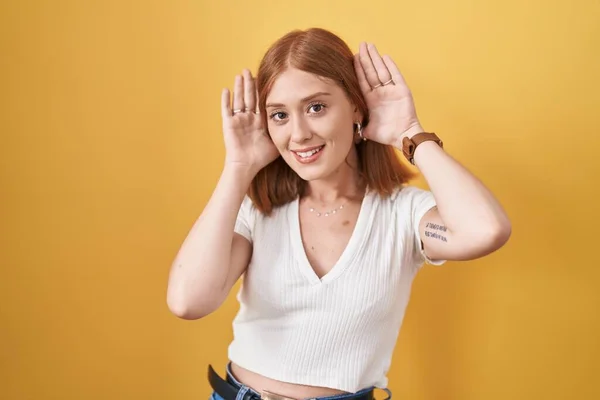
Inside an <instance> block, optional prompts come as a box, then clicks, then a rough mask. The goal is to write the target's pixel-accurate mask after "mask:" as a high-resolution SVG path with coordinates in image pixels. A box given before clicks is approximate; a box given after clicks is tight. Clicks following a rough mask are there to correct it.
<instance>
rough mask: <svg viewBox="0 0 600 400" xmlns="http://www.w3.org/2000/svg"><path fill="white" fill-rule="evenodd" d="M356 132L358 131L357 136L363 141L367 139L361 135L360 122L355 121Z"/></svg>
mask: <svg viewBox="0 0 600 400" xmlns="http://www.w3.org/2000/svg"><path fill="white" fill-rule="evenodd" d="M356 133H358V136H360V138H361V139H362V140H363V141H365V142H366V141H367V138H366V137H364V136H363V128H362V125H361V124H360V122H357V123H356Z"/></svg>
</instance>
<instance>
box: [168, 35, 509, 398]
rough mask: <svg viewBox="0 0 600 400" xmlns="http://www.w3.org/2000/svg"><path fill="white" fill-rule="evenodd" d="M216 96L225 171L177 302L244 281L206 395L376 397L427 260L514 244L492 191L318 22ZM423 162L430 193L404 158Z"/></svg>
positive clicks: (389, 74)
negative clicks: (220, 370) (229, 337)
mask: <svg viewBox="0 0 600 400" xmlns="http://www.w3.org/2000/svg"><path fill="white" fill-rule="evenodd" d="M230 97H231V96H230V93H229V91H228V90H226V89H225V90H224V91H223V95H222V118H223V133H224V138H225V146H226V158H225V165H224V168H223V172H222V175H221V177H220V180H219V182H218V184H217V186H216V188H215V191H214V193H213V195H212V197H211V198H210V200H209V202H208V204H207V205H206V207H205V209H204V210H203V212H202V214H201V215H200V217H199V219H198V220H197V221H196V222H195V224H194V226H193V228H192V229H191V231H190V232H189V234H188V237H187V238H186V240H185V242H184V243H183V245H182V247H181V249H180V251H179V254H178V255H177V257H176V259H175V261H174V263H173V266H172V269H171V274H170V278H169V286H168V305H169V307H170V309H171V311H172V312H173V313H174V314H176V315H177V316H179V317H181V318H186V319H197V318H201V317H203V316H205V315H207V314H209V313H211V312H213V311H215V310H216V309H217V308H218V307H219V306H220V305H221V304H222V302H223V301H224V300H225V298H226V297H227V296H228V294H229V292H230V290H231V288H232V287H233V285H234V284H235V282H236V281H237V280H238V279H239V278H240V277H241V276H242V275H243V276H244V281H243V285H242V288H241V290H240V292H239V294H238V300H239V301H240V310H239V313H238V314H237V316H236V318H235V320H234V322H233V329H234V340H233V342H232V343H231V345H230V347H229V352H228V355H229V359H230V363H229V364H228V365H227V368H226V376H225V378H224V379H223V378H221V377H220V376H219V374H217V373H216V372H215V371H214V370H213V369H212V368H211V367H209V380H210V383H211V385H212V387H213V389H214V392H213V398H214V399H217V400H221V399H222V398H224V399H226V400H234V399H236V400H240V399H244V398H246V399H258V398H261V397H262V398H281V397H283V398H293V399H302V398H324V397H332V396H334V397H335V398H336V399H355V398H360V399H363V398H364V399H370V398H372V397H373V390H374V388H383V389H385V390H387V389H386V388H387V377H386V373H387V370H388V368H389V366H390V363H391V355H392V352H393V349H394V345H395V342H396V339H397V335H398V331H399V329H400V326H401V323H402V319H403V317H404V311H405V308H406V306H407V303H408V299H409V293H410V287H411V283H412V281H413V278H414V276H415V274H416V273H417V271H418V270H419V269H420V267H421V266H422V265H423V264H424V263H425V262H427V263H429V264H434V265H441V264H443V263H444V262H445V261H446V260H472V259H475V258H478V257H482V256H485V255H487V254H489V253H491V252H493V251H495V250H497V249H498V248H500V247H501V246H502V245H503V244H504V243H505V242H506V241H507V240H508V238H509V236H510V231H511V226H510V222H509V220H508V217H507V216H506V214H505V213H504V211H503V210H502V207H501V206H500V204H498V201H497V200H496V199H495V198H494V196H493V195H492V193H490V191H489V190H488V189H487V188H486V187H485V186H484V185H483V184H482V183H481V182H480V181H479V180H478V179H477V178H476V177H474V176H473V175H472V174H471V173H470V172H469V171H467V169H465V168H464V167H463V166H462V165H460V164H459V163H458V162H457V161H456V160H454V159H453V158H452V157H451V156H449V155H448V154H447V152H445V151H444V149H443V143H442V142H441V140H439V138H438V136H437V135H435V134H434V133H431V132H426V131H424V129H423V128H422V127H421V125H420V123H419V120H418V118H417V115H416V112H415V108H414V104H413V100H412V97H411V93H410V90H409V89H408V87H407V85H406V83H405V82H404V79H403V77H402V75H401V73H400V72H399V71H398V68H397V67H396V65H395V64H394V62H393V61H392V59H391V58H390V57H388V56H383V57H381V56H380V55H379V53H378V51H377V49H376V48H375V46H373V45H372V44H365V43H363V44H361V45H360V48H359V53H358V54H357V55H356V56H354V55H353V54H352V52H351V51H350V49H349V48H348V46H347V45H346V44H345V43H344V42H343V41H342V40H341V39H339V38H338V37H337V36H335V35H333V34H332V33H330V32H328V31H325V30H322V29H310V30H308V31H294V32H291V33H289V34H287V35H285V36H284V37H282V38H281V39H279V40H278V41H277V42H276V43H274V44H273V46H272V47H271V48H270V49H269V50H268V51H267V53H266V55H265V56H264V58H263V60H262V62H261V64H260V67H259V70H258V74H257V78H256V81H255V80H254V78H253V77H252V75H251V74H250V72H249V71H248V70H244V71H243V74H242V75H240V76H237V77H236V79H235V84H234V90H233V101H232V102H233V104H232V105H230V101H231V99H230ZM395 150H399V151H402V152H403V154H404V157H406V158H407V159H408V160H407V162H408V161H410V162H412V163H414V165H415V166H416V167H417V168H418V169H419V170H420V172H421V173H422V174H423V176H424V177H425V179H426V181H427V183H428V185H429V187H430V189H431V191H426V190H422V189H419V188H416V187H413V186H410V185H408V183H407V182H408V181H409V179H411V178H412V177H413V176H412V174H411V173H410V172H409V169H407V167H405V166H404V165H403V164H402V163H401V162H400V160H399V159H398V158H397V156H396V154H397V153H396V151H395Z"/></svg>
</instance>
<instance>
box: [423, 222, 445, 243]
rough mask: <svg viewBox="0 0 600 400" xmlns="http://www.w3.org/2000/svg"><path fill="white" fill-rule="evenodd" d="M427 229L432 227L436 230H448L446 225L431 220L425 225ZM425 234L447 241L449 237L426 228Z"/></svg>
mask: <svg viewBox="0 0 600 400" xmlns="http://www.w3.org/2000/svg"><path fill="white" fill-rule="evenodd" d="M425 229H431V230H434V231H438V232H446V231H447V230H448V228H446V227H445V226H444V225H438V224H434V223H431V222H428V223H427V225H426V226H425ZM425 236H427V237H430V238H432V239H439V240H441V241H444V242H447V241H448V239H446V237H445V236H443V235H441V234H439V233H436V232H431V231H428V230H426V231H425Z"/></svg>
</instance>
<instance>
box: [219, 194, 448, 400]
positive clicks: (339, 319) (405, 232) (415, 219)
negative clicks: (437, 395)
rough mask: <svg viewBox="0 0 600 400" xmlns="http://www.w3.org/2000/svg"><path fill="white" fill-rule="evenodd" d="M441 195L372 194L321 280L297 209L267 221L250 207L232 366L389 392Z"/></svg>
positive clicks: (238, 228)
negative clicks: (425, 220) (428, 217)
mask: <svg viewBox="0 0 600 400" xmlns="http://www.w3.org/2000/svg"><path fill="white" fill-rule="evenodd" d="M435 204H436V203H435V199H434V197H433V194H432V193H431V192H429V191H426V190H422V189H420V188H417V187H414V186H404V187H403V188H401V189H398V190H397V191H396V192H395V193H394V194H393V195H392V196H390V197H388V198H382V197H380V196H379V195H377V194H376V193H374V192H367V194H366V195H365V198H364V200H363V202H362V204H361V208H360V213H359V215H358V220H357V222H356V226H355V228H354V231H353V233H352V236H351V238H350V241H349V243H348V245H347V247H346V248H345V250H344V251H343V253H342V255H341V257H340V258H339V260H338V262H337V263H336V264H335V265H334V266H333V268H332V269H331V271H330V272H328V273H327V274H326V275H325V276H323V277H322V278H321V279H319V277H318V276H317V275H316V273H315V272H314V270H313V269H312V267H311V266H310V263H309V261H308V258H307V256H306V253H305V251H304V247H303V245H302V240H301V233H300V224H299V218H298V215H299V214H298V199H296V200H294V201H292V202H290V203H288V204H286V205H285V206H282V207H280V208H277V209H275V210H274V211H273V214H272V215H271V216H269V217H265V216H263V215H262V214H261V213H260V212H259V211H258V210H256V209H255V208H254V207H253V204H252V202H251V200H250V199H249V198H248V197H246V198H245V199H244V202H243V204H242V207H241V208H240V211H239V214H238V219H237V222H236V225H235V232H237V233H239V234H240V235H242V236H244V237H245V238H246V239H248V240H249V241H250V242H251V243H252V245H253V254H252V259H251V261H250V264H249V265H248V269H247V271H246V273H245V275H244V278H243V283H242V286H241V288H240V291H239V293H238V295H237V299H238V301H239V303H240V309H239V312H238V314H237V316H236V317H235V319H234V321H233V333H234V340H233V342H232V343H231V344H230V346H229V359H230V360H231V361H233V362H235V363H237V364H239V365H240V366H242V367H244V368H246V369H248V370H250V371H253V372H256V373H258V374H261V375H264V376H266V377H269V378H272V379H275V380H279V381H284V382H291V383H296V384H303V385H312V386H322V387H330V388H335V389H339V390H344V391H348V392H356V391H358V390H360V389H363V388H366V387H370V386H376V387H379V388H385V387H386V386H387V383H388V381H387V371H388V369H389V366H390V363H391V357H392V353H393V350H394V346H395V344H396V340H397V337H398V333H399V330H400V326H401V324H402V320H403V318H404V312H405V309H406V306H407V304H408V300H409V295H410V289H411V284H412V282H413V278H414V277H415V274H416V272H417V271H418V270H419V268H420V267H421V265H423V263H425V262H427V263H429V264H435V265H441V264H443V263H444V262H445V260H437V261H432V260H429V259H427V258H426V257H425V254H424V253H423V252H422V250H421V247H420V238H419V221H420V219H421V218H422V216H423V215H424V214H425V213H426V212H427V211H428V210H429V209H431V208H432V207H433V206H435Z"/></svg>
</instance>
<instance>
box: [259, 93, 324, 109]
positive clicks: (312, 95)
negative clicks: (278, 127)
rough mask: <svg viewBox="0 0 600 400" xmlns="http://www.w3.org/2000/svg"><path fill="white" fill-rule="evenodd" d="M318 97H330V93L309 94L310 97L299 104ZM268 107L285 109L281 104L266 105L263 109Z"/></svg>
mask: <svg viewBox="0 0 600 400" xmlns="http://www.w3.org/2000/svg"><path fill="white" fill-rule="evenodd" d="M319 96H331V93H327V92H317V93H314V94H311V95H310V96H306V97H305V98H303V99H301V100H300V102H301V103H306V102H307V101H309V100H312V99H314V98H315V97H319ZM269 107H285V104H282V103H268V104H267V105H266V106H265V108H269Z"/></svg>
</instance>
